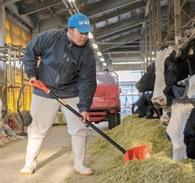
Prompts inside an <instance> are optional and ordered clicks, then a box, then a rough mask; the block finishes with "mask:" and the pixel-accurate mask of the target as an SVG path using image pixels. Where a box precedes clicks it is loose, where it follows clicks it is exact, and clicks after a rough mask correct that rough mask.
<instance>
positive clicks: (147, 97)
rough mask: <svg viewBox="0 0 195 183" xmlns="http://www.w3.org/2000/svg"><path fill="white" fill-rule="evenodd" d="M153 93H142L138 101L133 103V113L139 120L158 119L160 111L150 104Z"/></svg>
mask: <svg viewBox="0 0 195 183" xmlns="http://www.w3.org/2000/svg"><path fill="white" fill-rule="evenodd" d="M152 95H153V92H145V93H142V94H141V96H140V97H139V99H138V100H137V101H136V102H135V103H134V111H135V110H136V113H138V117H139V118H143V117H146V119H153V118H160V116H161V115H162V111H161V110H160V109H158V108H156V107H155V106H154V105H153V104H152V102H151V98H152Z"/></svg>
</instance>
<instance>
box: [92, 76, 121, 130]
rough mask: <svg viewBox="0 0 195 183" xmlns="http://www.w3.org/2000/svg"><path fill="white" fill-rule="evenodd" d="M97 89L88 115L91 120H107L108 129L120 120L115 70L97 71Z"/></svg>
mask: <svg viewBox="0 0 195 183" xmlns="http://www.w3.org/2000/svg"><path fill="white" fill-rule="evenodd" d="M96 79H97V89H96V92H95V95H94V97H93V103H92V106H91V111H90V112H89V117H90V121H91V122H95V123H99V122H101V121H108V127H109V129H112V128H114V127H115V126H117V125H119V124H120V122H121V119H120V109H121V106H120V98H119V94H120V91H119V85H118V75H117V73H115V72H97V74H96Z"/></svg>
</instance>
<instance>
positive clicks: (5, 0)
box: [3, 0, 21, 5]
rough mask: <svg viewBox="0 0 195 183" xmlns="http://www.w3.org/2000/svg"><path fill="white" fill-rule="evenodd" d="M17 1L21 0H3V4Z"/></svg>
mask: <svg viewBox="0 0 195 183" xmlns="http://www.w3.org/2000/svg"><path fill="white" fill-rule="evenodd" d="M19 1H21V0H3V4H4V5H8V4H13V3H17V2H19Z"/></svg>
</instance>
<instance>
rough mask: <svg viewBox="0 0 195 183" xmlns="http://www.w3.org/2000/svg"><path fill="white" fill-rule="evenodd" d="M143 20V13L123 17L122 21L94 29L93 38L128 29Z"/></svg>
mask: <svg viewBox="0 0 195 183" xmlns="http://www.w3.org/2000/svg"><path fill="white" fill-rule="evenodd" d="M144 21H145V19H144V14H142V15H141V16H140V15H137V16H133V17H131V18H127V19H124V20H122V21H119V22H116V23H113V24H110V25H107V26H105V27H102V28H99V29H96V30H95V39H100V38H101V39H102V38H104V37H105V36H108V35H111V34H114V33H117V32H120V31H122V30H126V29H129V28H131V27H134V26H136V25H139V24H142V23H143V22H144Z"/></svg>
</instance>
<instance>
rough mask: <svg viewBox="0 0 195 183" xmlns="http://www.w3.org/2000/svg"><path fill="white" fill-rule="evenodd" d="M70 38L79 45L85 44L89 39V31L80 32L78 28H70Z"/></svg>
mask: <svg viewBox="0 0 195 183" xmlns="http://www.w3.org/2000/svg"><path fill="white" fill-rule="evenodd" d="M68 38H69V39H70V40H71V41H72V42H74V43H75V44H76V45H77V46H83V45H84V44H85V43H86V42H87V40H88V33H80V32H79V31H78V29H77V28H69V29H68Z"/></svg>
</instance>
